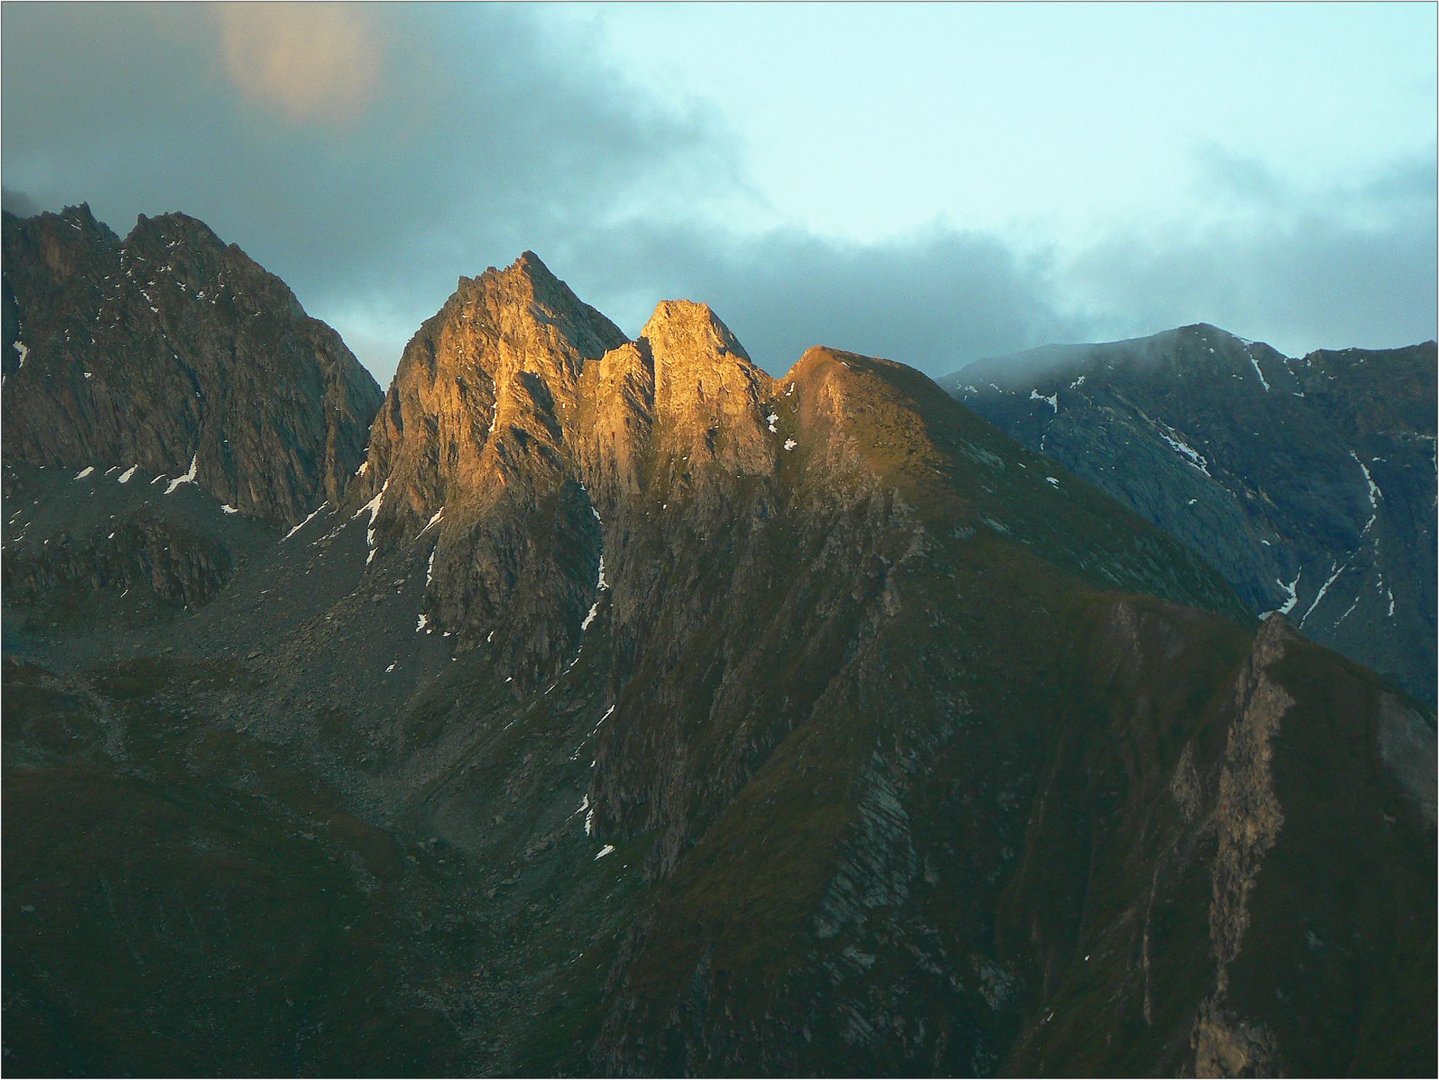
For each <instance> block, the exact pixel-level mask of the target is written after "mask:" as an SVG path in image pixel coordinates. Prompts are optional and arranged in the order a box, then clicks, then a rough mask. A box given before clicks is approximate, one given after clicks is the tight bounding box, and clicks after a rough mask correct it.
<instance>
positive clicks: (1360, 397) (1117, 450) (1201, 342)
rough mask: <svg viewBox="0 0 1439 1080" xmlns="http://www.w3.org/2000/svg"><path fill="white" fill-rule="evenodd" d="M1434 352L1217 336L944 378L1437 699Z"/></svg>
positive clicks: (1326, 639)
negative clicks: (1297, 346) (1296, 351)
mask: <svg viewBox="0 0 1439 1080" xmlns="http://www.w3.org/2000/svg"><path fill="white" fill-rule="evenodd" d="M1435 372H1436V361H1435V346H1434V343H1433V342H1429V343H1427V344H1424V345H1416V346H1413V347H1411V348H1406V349H1390V350H1364V349H1346V350H1343V351H1333V352H1331V351H1321V352H1316V353H1312V354H1310V355H1309V356H1306V357H1303V358H1294V357H1286V356H1282V355H1280V354H1279V353H1278V352H1276V351H1275V350H1274V349H1271V348H1270V347H1269V346H1267V345H1264V344H1261V343H1256V342H1249V341H1244V340H1242V339H1240V338H1237V337H1234V336H1233V335H1232V334H1228V333H1225V332H1224V331H1222V330H1218V329H1216V328H1215V327H1212V326H1203V325H1200V326H1190V327H1184V328H1183V329H1180V330H1174V331H1170V332H1168V333H1164V334H1158V335H1156V336H1154V337H1151V338H1142V339H1138V340H1135V341H1123V342H1112V343H1109V344H1105V345H1076V346H1050V347H1047V348H1044V349H1037V350H1034V351H1032V352H1029V353H1021V354H1018V355H1016V356H1012V357H999V358H996V359H993V360H986V361H981V362H980V363H978V364H975V365H972V366H970V367H968V368H965V369H964V370H963V371H961V372H958V373H956V374H955V375H952V376H949V377H948V378H947V379H946V380H944V384H945V386H946V387H947V388H948V389H949V390H950V391H951V393H953V394H954V395H955V396H956V397H957V398H958V399H959V400H960V401H962V402H964V403H965V404H966V405H968V406H969V407H970V408H972V409H975V410H976V411H977V412H979V413H980V414H981V415H982V416H984V417H986V418H987V419H989V420H991V421H993V422H994V423H995V424H997V425H999V426H1000V427H1001V428H1002V429H1003V430H1005V431H1006V432H1008V433H1009V434H1011V435H1013V436H1014V437H1015V438H1017V439H1019V440H1020V441H1021V442H1023V443H1025V445H1027V446H1029V447H1031V448H1032V449H1036V450H1041V451H1042V452H1043V453H1045V454H1047V455H1049V456H1050V457H1052V458H1053V459H1054V460H1056V461H1059V462H1061V463H1062V464H1064V465H1065V466H1066V467H1067V468H1070V469H1073V470H1074V471H1075V473H1077V474H1078V475H1080V476H1083V477H1084V478H1085V479H1086V480H1088V481H1090V482H1091V483H1094V484H1096V485H1098V486H1099V487H1100V488H1102V489H1103V490H1105V491H1106V492H1108V493H1109V494H1111V495H1113V496H1114V497H1115V498H1117V499H1119V500H1120V501H1121V502H1124V503H1125V504H1127V505H1128V506H1130V507H1132V508H1133V509H1134V510H1136V511H1137V512H1138V513H1140V514H1141V515H1143V516H1144V517H1146V518H1148V519H1149V520H1150V521H1153V522H1154V523H1155V524H1157V525H1159V526H1160V527H1161V528H1163V529H1164V530H1165V531H1167V532H1169V533H1171V534H1172V535H1174V536H1176V537H1178V538H1179V539H1181V540H1182V541H1184V542H1185V543H1186V544H1188V545H1189V546H1190V547H1191V548H1193V549H1194V550H1195V551H1197V552H1199V553H1200V554H1201V555H1202V556H1203V557H1204V558H1205V559H1206V560H1207V561H1209V562H1210V563H1211V564H1212V565H1213V566H1214V567H1215V568H1216V569H1218V570H1219V571H1220V572H1221V573H1223V574H1224V576H1225V578H1226V579H1227V580H1228V581H1229V582H1230V583H1231V584H1232V585H1233V586H1234V588H1235V591H1236V592H1238V593H1239V595H1240V597H1241V598H1243V600H1244V601H1245V603H1246V604H1248V605H1249V606H1250V608H1251V610H1253V611H1255V612H1265V611H1273V610H1278V611H1281V612H1283V613H1285V614H1287V615H1288V616H1289V617H1290V618H1291V619H1292V620H1293V621H1294V622H1295V623H1296V625H1298V626H1300V627H1302V628H1303V630H1304V632H1305V633H1306V634H1308V635H1309V636H1310V637H1312V638H1313V639H1314V640H1316V641H1319V642H1321V643H1323V644H1325V645H1328V646H1330V647H1332V648H1335V649H1338V650H1339V651H1340V652H1343V653H1344V654H1346V655H1348V656H1352V657H1354V658H1355V659H1356V660H1359V661H1360V662H1362V663H1364V664H1367V665H1369V666H1370V667H1373V668H1375V669H1376V670H1378V671H1382V672H1385V673H1387V674H1389V675H1390V676H1392V677H1393V678H1394V679H1396V680H1397V681H1398V683H1399V684H1400V685H1401V686H1403V687H1404V688H1405V689H1406V690H1407V691H1409V692H1410V693H1413V694H1417V695H1418V696H1419V697H1421V698H1423V699H1425V700H1427V701H1429V702H1431V703H1432V702H1433V700H1434V695H1435V682H1434V678H1435V651H1434V642H1435V606H1434V604H1435V601H1434V597H1435V581H1436V578H1435V561H1434V550H1435V536H1434V507H1435V458H1434V436H1435V427H1434V411H1435V401H1436V387H1435V377H1436V375H1435Z"/></svg>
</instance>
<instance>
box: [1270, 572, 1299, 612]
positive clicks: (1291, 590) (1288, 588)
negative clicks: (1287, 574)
mask: <svg viewBox="0 0 1439 1080" xmlns="http://www.w3.org/2000/svg"><path fill="white" fill-rule="evenodd" d="M1303 573H1304V571H1303V570H1301V571H1299V573H1298V574H1295V575H1294V580H1293V581H1291V582H1290V583H1289V584H1288V585H1286V584H1284V582H1282V581H1280V580H1279V579H1278V578H1275V579H1274V584H1276V585H1278V586H1279V587H1280V588H1281V589H1283V590H1284V591H1285V592H1287V593H1288V594H1289V596H1288V597H1287V598H1286V599H1285V601H1284V603H1283V604H1281V605H1280V607H1279V614H1281V615H1288V614H1289V613H1290V612H1291V611H1293V610H1294V605H1295V604H1297V603H1299V578H1300V576H1301V575H1303Z"/></svg>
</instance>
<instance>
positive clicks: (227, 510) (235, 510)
mask: <svg viewBox="0 0 1439 1080" xmlns="http://www.w3.org/2000/svg"><path fill="white" fill-rule="evenodd" d="M220 509H221V510H223V511H224V512H225V513H227V514H238V513H239V512H240V510H239V508H238V507H234V506H231V505H230V504H229V503H221V504H220Z"/></svg>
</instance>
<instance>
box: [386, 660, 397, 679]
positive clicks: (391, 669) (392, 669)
mask: <svg viewBox="0 0 1439 1080" xmlns="http://www.w3.org/2000/svg"><path fill="white" fill-rule="evenodd" d="M398 663H399V661H398V660H396V661H395V664H398ZM395 664H391V665H390V666H389V667H387V668H385V674H386V675H388V674H389V673H390V672H392V671H394V670H395Z"/></svg>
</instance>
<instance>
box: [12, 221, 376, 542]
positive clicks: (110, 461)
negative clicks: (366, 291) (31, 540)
mask: <svg viewBox="0 0 1439 1080" xmlns="http://www.w3.org/2000/svg"><path fill="white" fill-rule="evenodd" d="M4 256H5V272H4V277H5V314H6V318H5V323H6V340H5V343H4V346H5V347H4V353H5V357H4V372H5V387H4V396H3V402H4V428H5V436H4V440H5V458H6V461H7V462H9V463H11V464H22V463H23V464H30V465H47V466H52V467H60V466H64V467H68V468H71V469H74V470H79V469H83V468H86V467H92V466H93V467H94V468H96V469H98V470H100V471H102V472H103V471H104V470H106V469H108V468H110V467H111V466H119V467H120V468H121V469H130V468H131V467H132V466H134V467H136V468H137V469H138V471H139V472H140V473H142V474H145V480H146V481H147V482H148V481H149V480H150V478H152V477H154V476H156V475H157V474H164V475H166V476H167V477H168V478H170V479H176V478H180V477H186V478H188V479H191V480H193V481H194V482H195V483H197V484H198V485H199V486H200V487H201V488H203V489H204V490H206V491H208V492H209V493H210V494H212V495H213V496H214V497H215V498H216V499H218V500H219V501H220V502H222V503H225V504H228V505H230V506H233V507H235V508H237V509H238V510H239V511H241V512H242V513H244V514H249V515H254V516H257V517H261V518H265V519H268V520H271V521H274V522H277V523H281V522H285V523H289V522H294V521H296V520H299V519H300V518H302V517H304V516H305V514H307V513H308V512H309V511H310V510H312V509H314V508H315V506H317V505H318V504H319V503H320V502H322V501H325V500H330V501H332V502H334V501H337V500H338V499H339V497H340V494H341V492H342V491H343V490H344V487H345V484H346V481H347V480H348V479H349V477H350V475H351V474H352V473H353V472H354V471H355V469H356V468H357V467H358V466H359V464H360V462H361V461H362V460H363V454H364V447H365V440H366V437H367V432H368V428H369V425H370V421H371V419H372V417H373V416H374V413H375V409H376V407H377V406H378V404H379V397H380V395H379V390H378V388H377V387H376V386H375V383H374V380H373V379H371V378H370V376H369V374H368V373H367V372H366V371H365V370H364V369H363V368H362V367H361V366H360V365H359V363H358V362H357V361H356V360H355V358H354V356H353V355H352V354H351V353H350V351H349V350H348V349H346V348H345V346H344V344H343V343H342V342H341V341H340V339H339V336H338V335H337V334H335V332H334V331H333V330H331V329H330V328H329V327H327V326H325V325H324V324H323V323H320V322H317V321H316V320H314V319H311V318H309V317H308V316H306V315H305V312H304V310H303V309H302V308H301V307H300V305H299V303H298V302H297V301H296V300H295V297H294V295H293V294H292V293H291V292H290V290H289V289H288V288H287V287H286V286H285V284H284V283H283V282H281V281H280V280H279V279H278V278H276V277H275V276H273V275H272V274H268V273H266V272H265V271H264V270H263V269H261V268H260V267H259V266H257V265H256V264H255V263H254V262H252V261H251V260H250V259H249V258H248V257H247V256H246V255H245V254H244V252H242V251H241V250H240V249H239V248H237V247H235V246H233V245H230V246H228V247H227V246H226V245H225V244H224V243H222V242H221V241H220V240H219V239H218V238H217V237H216V236H215V234H214V233H212V232H211V231H210V230H209V229H208V228H207V227H206V226H205V225H204V224H203V223H201V222H199V221H196V220H195V219H193V218H189V217H186V216H185V215H183V214H165V215H162V216H160V217H156V218H147V217H144V216H142V217H141V218H140V220H139V222H138V223H137V224H136V226H135V228H134V230H133V231H132V232H131V233H130V235H129V236H127V237H126V238H125V239H124V240H123V241H122V240H120V239H119V238H118V237H117V236H116V235H115V234H114V233H113V232H111V231H110V230H109V229H108V228H107V227H106V226H105V225H103V224H102V223H100V222H98V221H96V220H95V218H94V217H93V216H92V215H91V213H90V210H89V208H88V207H87V206H79V207H70V208H68V209H67V210H66V211H65V212H64V213H63V214H58V215H57V214H41V215H39V216H37V217H33V218H26V219H23V220H22V219H17V218H15V217H14V216H13V215H8V214H7V215H6V217H5V221H4Z"/></svg>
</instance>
